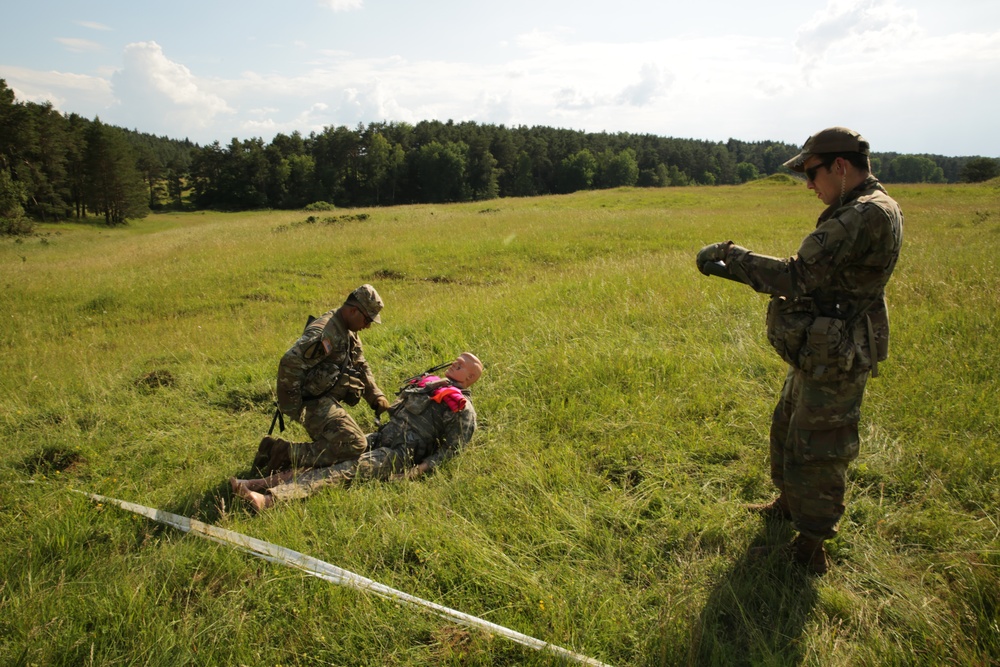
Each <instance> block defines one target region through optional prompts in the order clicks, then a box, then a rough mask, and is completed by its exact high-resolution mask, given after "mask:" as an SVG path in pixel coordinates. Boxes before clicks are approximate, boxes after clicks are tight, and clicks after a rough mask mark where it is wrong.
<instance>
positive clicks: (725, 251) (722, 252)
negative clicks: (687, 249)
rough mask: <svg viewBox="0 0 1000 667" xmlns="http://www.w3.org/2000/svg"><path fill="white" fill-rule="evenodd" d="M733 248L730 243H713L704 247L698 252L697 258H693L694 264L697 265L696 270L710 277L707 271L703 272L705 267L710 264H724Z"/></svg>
mask: <svg viewBox="0 0 1000 667" xmlns="http://www.w3.org/2000/svg"><path fill="white" fill-rule="evenodd" d="M733 247H734V245H733V242H732V241H726V242H724V243H713V244H711V245H707V246H705V247H704V248H702V249H701V250H699V251H698V257H697V258H695V262H696V263H697V264H698V270H699V271H701V272H702V273H704V274H705V275H706V276H707V275H710V274H709V273H708V271H706V270H705V265H706V264H708V263H710V262H722V263H723V264H725V262H726V258H727V257H729V251H730V250H731V249H732V248H733Z"/></svg>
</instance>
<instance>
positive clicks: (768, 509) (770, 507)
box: [744, 494, 792, 521]
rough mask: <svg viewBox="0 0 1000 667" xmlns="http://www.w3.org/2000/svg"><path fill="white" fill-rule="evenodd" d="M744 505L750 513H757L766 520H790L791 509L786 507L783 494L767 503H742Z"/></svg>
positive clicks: (786, 503)
mask: <svg viewBox="0 0 1000 667" xmlns="http://www.w3.org/2000/svg"><path fill="white" fill-rule="evenodd" d="M744 507H745V508H746V510H747V511H748V512H750V513H751V514H759V515H761V516H762V517H764V518H765V519H768V520H779V519H781V520H784V521H791V520H792V510H790V509H789V508H788V499H787V498H785V496H784V494H782V495H780V496H778V497H777V498H775V499H774V500H772V501H771V502H769V503H760V504H755V505H744Z"/></svg>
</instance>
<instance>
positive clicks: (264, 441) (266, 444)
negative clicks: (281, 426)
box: [252, 435, 278, 472]
mask: <svg viewBox="0 0 1000 667" xmlns="http://www.w3.org/2000/svg"><path fill="white" fill-rule="evenodd" d="M277 441H278V439H277V438H272V437H271V436H269V435H265V436H264V437H263V438H261V440H260V445H258V446H257V454H256V455H255V456H254V457H253V468H252V469H253V470H255V471H257V472H263V470H264V468H266V467H267V462H268V461H270V460H271V449H272V448H273V447H274V443H276V442H277Z"/></svg>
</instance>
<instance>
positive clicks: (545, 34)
mask: <svg viewBox="0 0 1000 667" xmlns="http://www.w3.org/2000/svg"><path fill="white" fill-rule="evenodd" d="M2 15H3V24H4V29H3V38H2V39H0V78H3V79H5V80H6V81H7V85H8V86H10V87H11V88H12V89H13V90H14V91H15V94H16V96H17V99H18V100H21V101H34V102H43V101H46V100H47V101H50V102H52V104H53V105H54V106H55V107H56V108H57V109H59V110H60V111H63V112H67V113H68V112H75V113H78V114H80V115H83V116H85V117H88V118H93V117H95V116H97V117H100V118H101V120H102V121H104V122H105V123H109V124H112V125H120V126H124V127H129V128H136V129H138V130H140V131H143V132H149V133H152V134H157V135H166V136H169V137H173V138H178V139H180V138H185V137H187V138H190V139H191V140H192V141H196V142H198V143H201V144H206V143H210V142H212V141H215V140H218V141H220V142H221V143H223V144H226V143H228V142H229V141H230V140H231V139H232V138H234V137H236V138H240V139H246V138H251V137H261V138H263V139H264V140H265V141H270V140H271V139H272V138H273V137H274V135H275V134H277V133H279V132H282V133H285V134H290V133H291V132H293V131H296V130H298V131H299V132H301V133H303V134H308V133H309V132H313V131H316V132H319V131H321V130H322V129H323V128H324V127H326V126H330V125H346V126H348V127H355V126H356V125H357V124H358V123H365V124H367V123H370V122H374V121H406V122H410V123H416V122H419V121H421V120H429V119H437V120H448V119H452V120H455V121H464V120H471V121H475V122H478V123H495V124H501V123H502V124H505V125H508V126H511V125H548V126H552V127H561V128H570V129H576V130H584V131H588V132H600V131H607V132H636V133H650V134H657V135H662V136H672V137H684V138H694V139H707V140H712V141H725V140H727V139H729V138H736V139H742V140H746V141H759V140H765V139H773V140H778V141H787V142H789V143H793V144H801V143H802V142H803V141H804V140H805V139H806V137H807V136H808V135H810V134H812V133H813V132H815V131H817V130H819V129H822V128H824V127H828V126H831V125H846V126H848V127H852V128H854V129H856V130H858V131H860V132H861V133H862V134H864V135H865V136H866V137H867V138H868V139H869V140H870V142H871V143H872V147H873V149H874V150H876V151H896V152H901V153H935V154H941V155H988V156H990V157H1000V131H998V130H997V122H996V118H997V117H998V116H1000V3H998V2H996V0H954V1H952V2H941V0H817V1H811V0H796V1H792V0H770V1H769V2H766V3H751V2H746V1H745V0H741V1H739V2H736V1H732V2H730V1H726V2H722V1H719V0H703V1H701V2H696V3H688V2H685V3H677V2H670V1H669V0H616V1H615V2H592V1H589V0H534V1H528V0H505V1H504V2H491V3H486V2H476V1H475V0H428V1H424V2H419V1H411V2H403V1H402V0H392V1H389V0H284V1H282V2H266V1H264V0H242V1H239V2H237V1H236V0H202V1H201V2H193V1H191V0H176V1H174V2H171V3H148V2H141V1H136V0H132V1H130V2H126V1H125V0H118V1H114V0H92V1H91V2H86V3H83V2H70V1H69V0H32V1H30V2H18V3H13V2H11V3H7V6H6V7H5V8H4V10H3V14H2Z"/></svg>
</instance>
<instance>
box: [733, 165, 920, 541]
mask: <svg viewBox="0 0 1000 667" xmlns="http://www.w3.org/2000/svg"><path fill="white" fill-rule="evenodd" d="M902 239H903V215H902V213H901V212H900V210H899V206H898V205H897V204H896V202H895V201H894V200H893V199H892V198H891V197H889V195H888V194H887V193H886V191H885V189H884V188H883V187H882V185H881V184H880V183H879V182H878V181H877V180H876V179H875V178H874V177H872V176H869V177H868V178H867V179H866V180H865V181H864V182H863V183H862V184H861V185H859V186H858V187H857V188H855V189H854V190H853V191H851V192H849V193H846V194H845V195H844V196H843V197H842V198H841V202H840V203H839V204H834V205H831V206H829V207H828V208H827V209H826V210H825V211H824V212H823V213H822V215H820V217H819V222H818V223H817V225H816V229H815V231H813V232H812V233H811V234H810V235H809V236H807V237H806V238H805V240H804V241H803V242H802V245H801V247H800V248H799V251H798V253H797V254H796V255H794V256H792V257H790V258H788V259H777V258H774V257H766V256H762V255H757V254H755V253H752V252H750V251H748V250H745V249H743V248H739V247H734V248H733V250H732V251H731V252H730V254H729V256H728V257H727V259H726V266H727V267H728V268H729V270H730V271H731V272H732V274H733V275H736V276H739V277H740V278H741V279H744V280H745V282H747V283H748V284H749V285H750V286H751V287H753V288H754V289H755V290H757V291H759V292H764V293H768V294H771V295H773V296H772V304H775V300H776V299H780V298H781V297H785V299H786V300H788V301H789V302H791V303H794V302H796V300H800V301H801V300H804V299H803V298H806V299H808V298H811V299H812V304H811V307H812V308H814V309H815V311H814V313H815V315H817V316H819V317H827V318H831V319H836V320H840V321H841V322H840V323H841V324H842V325H844V328H845V335H844V337H843V338H844V342H845V345H844V346H842V347H841V348H840V353H839V354H838V358H837V359H834V360H833V363H831V365H830V366H815V365H813V366H810V365H808V364H806V363H801V364H800V363H792V364H790V365H789V369H788V374H787V376H786V378H785V384H784V387H783V388H782V390H781V399H780V401H779V402H778V405H777V407H776V408H775V410H774V415H773V417H772V421H771V434H770V449H771V479H772V481H773V482H774V484H775V486H776V487H777V488H778V489H779V490H780V491H781V492H782V495H784V496H785V497H786V498H787V500H788V504H789V509H790V510H791V514H792V519H793V521H794V522H795V524H796V527H797V528H798V530H799V532H800V533H802V535H803V536H805V537H808V538H812V539H817V540H824V539H830V538H831V537H833V536H834V535H835V534H836V524H837V522H838V521H839V520H840V517H841V516H842V515H843V513H844V491H845V486H846V478H847V465H848V464H849V463H850V462H851V461H852V460H854V459H855V458H857V456H858V447H859V436H858V421H859V419H860V416H861V401H862V398H863V396H864V390H865V383H866V381H867V379H868V374H869V372H871V373H872V375H875V374H876V373H877V362H878V361H883V360H885V358H886V357H887V356H888V351H889V318H888V311H887V309H886V304H885V285H886V284H887V283H888V281H889V277H890V275H891V274H892V271H893V269H894V267H895V265H896V260H897V258H898V257H899V250H900V246H901V244H902ZM769 319H770V318H769ZM816 321H819V320H816ZM845 323H846V324H845ZM770 334H771V332H770V331H769V336H770ZM772 342H773V341H772ZM798 360H802V357H801V355H800V356H799V357H798ZM793 361H796V360H794V359H793ZM838 363H839V366H838V365H837V364H838Z"/></svg>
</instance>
